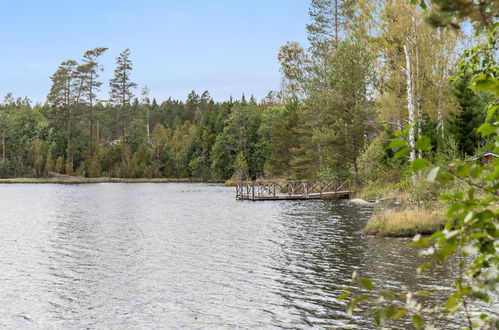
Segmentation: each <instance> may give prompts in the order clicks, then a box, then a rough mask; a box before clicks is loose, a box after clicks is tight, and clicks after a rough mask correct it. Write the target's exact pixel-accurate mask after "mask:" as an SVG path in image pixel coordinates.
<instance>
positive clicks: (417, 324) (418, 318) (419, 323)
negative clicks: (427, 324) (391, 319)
mask: <svg viewBox="0 0 499 330" xmlns="http://www.w3.org/2000/svg"><path fill="white" fill-rule="evenodd" d="M412 324H414V326H415V327H416V328H417V329H421V328H423V326H424V323H423V318H421V316H419V315H413V316H412Z"/></svg>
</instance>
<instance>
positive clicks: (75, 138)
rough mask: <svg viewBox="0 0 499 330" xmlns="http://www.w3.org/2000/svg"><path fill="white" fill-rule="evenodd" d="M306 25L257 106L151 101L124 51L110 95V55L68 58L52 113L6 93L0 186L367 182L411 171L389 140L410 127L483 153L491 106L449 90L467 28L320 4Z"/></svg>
mask: <svg viewBox="0 0 499 330" xmlns="http://www.w3.org/2000/svg"><path fill="white" fill-rule="evenodd" d="M310 18H311V22H310V24H309V25H307V26H306V29H307V32H308V36H309V45H310V46H309V47H308V48H307V49H305V48H303V47H302V46H301V45H300V44H298V43H296V42H288V43H286V44H285V45H283V46H282V48H281V50H280V52H279V54H278V60H279V62H280V64H281V73H282V88H281V90H279V91H273V92H269V94H268V96H267V97H266V98H264V99H263V100H261V101H260V102H257V101H256V100H255V98H253V97H251V98H250V99H249V100H246V98H245V97H244V96H243V97H242V99H240V100H233V99H232V98H231V99H230V100H227V101H224V102H215V101H214V100H213V99H212V98H211V97H210V95H209V93H208V92H207V91H205V92H203V93H202V94H201V95H199V94H197V93H196V92H194V91H193V92H191V93H190V94H189V95H188V96H187V99H186V101H179V100H172V99H168V100H166V101H163V102H161V103H158V102H157V101H156V100H155V99H153V100H152V101H151V100H150V98H149V91H148V89H147V88H146V87H145V88H142V90H141V91H139V90H138V88H137V85H136V83H134V82H133V69H132V62H131V59H130V51H129V50H128V49H127V50H124V51H123V52H122V53H121V54H119V56H118V57H117V58H116V67H115V69H114V77H113V78H112V79H111V80H110V82H109V87H110V95H109V98H108V99H106V100H101V99H98V97H97V93H98V92H99V90H100V88H101V86H102V84H103V82H102V81H101V80H100V79H99V74H100V72H101V71H102V70H103V68H102V66H101V65H100V63H99V57H100V56H101V55H102V54H103V53H105V52H106V51H107V48H95V49H92V50H88V51H86V52H85V53H84V54H83V57H82V59H81V60H80V61H75V60H67V61H64V62H62V63H61V64H60V66H59V67H58V68H57V69H56V71H55V73H54V74H53V76H52V77H51V80H52V87H51V90H50V93H49V95H48V96H47V101H46V103H45V104H43V105H42V104H36V105H33V106H32V105H31V102H30V101H29V100H28V99H27V98H25V99H19V98H18V99H14V98H13V97H12V95H10V94H9V95H7V96H6V97H5V99H4V102H3V104H2V105H0V138H1V146H0V147H1V150H2V153H1V156H2V158H1V159H0V177H18V176H30V177H31V176H34V177H38V176H47V175H49V174H50V173H51V172H57V173H61V174H67V175H80V176H87V177H99V176H112V177H145V178H152V177H155V178H156V177H182V178H201V179H211V180H225V179H230V178H233V179H256V178H262V177H280V178H298V179H299V178H313V177H340V178H350V177H351V178H354V179H355V181H356V182H357V183H358V184H366V183H369V182H373V181H376V180H377V179H387V177H386V176H387V173H390V174H389V175H390V176H391V173H392V172H391V171H390V168H391V167H393V166H395V167H397V166H403V163H404V160H398V161H393V160H392V159H391V158H390V156H391V155H390V151H389V150H387V149H386V148H384V147H383V145H384V144H386V141H388V140H389V139H390V138H391V137H392V135H393V132H394V131H395V130H396V129H400V128H401V127H404V126H406V125H407V124H410V128H409V132H408V139H409V146H410V147H411V148H409V149H411V150H414V148H413V147H414V143H415V141H416V139H417V137H418V136H419V135H422V134H423V133H424V134H425V135H427V136H430V137H431V138H432V140H433V145H434V146H435V149H434V151H442V152H447V151H448V150H450V149H452V150H455V151H456V153H457V155H459V156H464V155H474V154H476V153H477V152H479V151H478V150H479V148H480V147H481V145H482V141H481V139H480V137H479V136H478V135H477V134H476V133H475V131H474V130H475V129H476V127H478V126H479V125H480V123H481V122H483V118H482V117H483V114H481V113H480V111H479V109H481V108H483V105H484V104H485V102H486V97H484V95H480V94H479V93H478V92H476V91H472V90H470V89H469V88H467V87H466V86H467V82H466V81H462V82H461V83H457V84H451V83H450V82H449V78H450V76H451V75H452V74H453V69H452V68H453V67H454V66H455V63H457V61H458V60H459V57H458V55H457V54H458V52H457V49H458V48H459V46H460V45H461V44H462V43H463V40H464V36H463V35H462V34H461V33H459V32H452V31H449V30H445V29H442V28H439V29H437V31H435V30H434V29H433V28H432V27H430V26H429V25H428V24H427V23H426V22H424V19H423V13H422V10H421V8H420V7H417V6H411V5H410V4H409V3H408V2H407V1H406V0H385V1H382V2H371V1H367V0H357V1H350V0H343V1H340V0H335V1H331V0H312V1H311V5H310ZM480 116H482V117H480ZM417 157H420V155H417V154H416V153H415V152H414V151H411V152H409V153H408V158H409V159H411V160H413V159H415V158H417ZM409 159H408V160H409ZM390 179H393V177H390Z"/></svg>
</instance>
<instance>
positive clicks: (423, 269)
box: [417, 261, 433, 273]
mask: <svg viewBox="0 0 499 330" xmlns="http://www.w3.org/2000/svg"><path fill="white" fill-rule="evenodd" d="M431 266H433V262H432V261H430V262H426V263H424V264H422V265H421V266H419V267H418V270H417V272H418V273H422V272H424V271H425V270H426V269H428V268H430V267H431Z"/></svg>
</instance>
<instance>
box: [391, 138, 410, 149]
mask: <svg viewBox="0 0 499 330" xmlns="http://www.w3.org/2000/svg"><path fill="white" fill-rule="evenodd" d="M405 146H407V142H405V140H404V139H393V140H391V141H390V144H389V145H388V147H389V148H392V150H398V149H400V148H403V147H405Z"/></svg>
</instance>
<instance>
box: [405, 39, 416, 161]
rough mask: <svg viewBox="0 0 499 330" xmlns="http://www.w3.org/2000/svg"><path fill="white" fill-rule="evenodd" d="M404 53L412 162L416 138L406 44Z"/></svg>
mask: <svg viewBox="0 0 499 330" xmlns="http://www.w3.org/2000/svg"><path fill="white" fill-rule="evenodd" d="M404 54H405V65H406V68H405V76H406V82H407V112H408V115H409V125H411V126H410V129H409V148H411V149H412V150H411V153H410V156H409V159H410V161H411V162H413V161H414V160H415V159H416V150H414V147H415V145H416V139H415V135H414V127H415V123H416V121H415V116H414V89H413V83H412V71H411V59H410V57H409V51H408V49H407V45H404Z"/></svg>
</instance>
